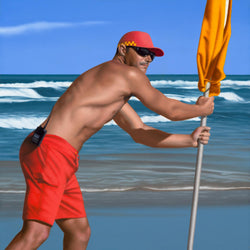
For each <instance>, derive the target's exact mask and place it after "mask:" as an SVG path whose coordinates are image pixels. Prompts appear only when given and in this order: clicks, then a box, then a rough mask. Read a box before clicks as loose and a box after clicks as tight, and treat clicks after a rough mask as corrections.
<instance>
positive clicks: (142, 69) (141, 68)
mask: <svg viewBox="0 0 250 250" xmlns="http://www.w3.org/2000/svg"><path fill="white" fill-rule="evenodd" d="M147 69H148V67H140V70H141V71H142V72H143V73H145V74H146V72H147Z"/></svg>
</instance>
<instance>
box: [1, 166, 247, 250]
mask: <svg viewBox="0 0 250 250" xmlns="http://www.w3.org/2000/svg"><path fill="white" fill-rule="evenodd" d="M0 165H1V170H4V169H5V178H3V172H1V184H2V185H4V181H9V178H10V179H11V180H12V182H13V188H14V187H15V188H16V189H17V188H18V186H19V185H18V183H16V186H15V178H19V179H20V175H21V174H22V173H21V171H20V169H18V167H17V166H18V162H14V161H13V162H12V161H8V162H1V164H0ZM14 165H15V166H16V167H14V168H12V167H11V166H14ZM6 168H8V171H7V170H6ZM15 176H16V177H15ZM22 185H24V180H23V183H22ZM24 195H25V193H24V192H23V191H22V190H21V191H20V192H19V193H18V192H11V191H10V192H8V191H6V192H1V193H0V230H1V236H0V249H4V248H5V247H6V246H7V244H8V243H9V241H10V240H11V239H12V238H13V237H14V235H15V234H16V233H17V232H18V231H19V230H20V229H21V226H22V219H21V216H22V206H23V199H24ZM83 197H84V200H85V206H86V210H87V215H88V219H89V223H90V226H91V228H92V236H91V240H90V243H89V247H88V249H90V250H125V249H126V250H128V249H130V250H165V249H170V250H182V249H186V245H187V239H188V229H189V220H190V212H191V203H192V192H191V191H172V192H171V191H168V192H166V191H162V192H159V191H158V192H156V191H149V190H136V191H127V192H83ZM249 235H250V190H231V191H230V190H229V191H218V190H217V191H206V190H201V191H200V198H199V207H198V214H197V224H196V234H195V243H194V249H197V250H211V249H216V250H217V249H218V250H238V249H240V250H248V249H249V248H250V238H249ZM62 240H63V234H62V232H61V231H60V230H59V228H58V226H57V225H56V224H54V226H53V227H52V230H51V234H50V237H49V239H48V240H47V241H46V242H45V244H44V245H43V246H42V247H40V248H39V249H44V250H45V249H46V250H56V249H58V250H59V249H62Z"/></svg>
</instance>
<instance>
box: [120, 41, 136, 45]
mask: <svg viewBox="0 0 250 250" xmlns="http://www.w3.org/2000/svg"><path fill="white" fill-rule="evenodd" d="M122 44H124V45H126V46H136V43H135V41H126V42H124V43H120V44H118V46H120V45H122Z"/></svg>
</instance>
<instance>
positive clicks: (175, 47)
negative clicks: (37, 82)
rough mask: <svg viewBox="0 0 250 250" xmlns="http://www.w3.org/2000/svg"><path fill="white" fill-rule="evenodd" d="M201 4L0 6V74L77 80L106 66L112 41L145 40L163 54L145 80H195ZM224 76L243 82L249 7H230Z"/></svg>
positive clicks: (237, 0)
mask: <svg viewBox="0 0 250 250" xmlns="http://www.w3.org/2000/svg"><path fill="white" fill-rule="evenodd" d="M205 5H206V1H205V0H189V1H184V0H182V1H173V0H171V1H170V0H133V1H131V0H126V1H120V0H91V1H84V0H71V1H68V0H67V1H65V0H60V1H59V0H52V1H51V0H42V1H39V0H36V1H34V0H22V1H20V0H11V1H9V0H2V1H1V15H0V53H1V57H0V58H1V59H0V73H2V74H81V73H82V72H84V71H86V70H87V69H89V68H91V67H93V66H95V65H97V64H100V63H102V62H104V61H108V60H110V59H112V58H113V55H114V53H115V50H116V46H117V43H118V41H119V39H120V37H121V36H122V35H123V34H124V33H126V32H128V31H131V30H141V31H146V32H148V33H150V35H151V37H152V39H153V42H154V45H155V46H157V47H160V48H162V49H163V50H164V51H165V56H164V57H161V58H156V60H155V61H154V62H153V63H152V64H151V66H150V68H149V70H148V72H147V73H148V74H196V73H197V67H196V51H197V47H198V42H199V35H200V29H201V23H202V19H203V14H204V10H205ZM231 20H232V36H231V40H230V43H229V46H228V53H227V58H226V63H225V67H224V71H225V73H226V74H250V1H249V0H234V1H233V9H232V19H231Z"/></svg>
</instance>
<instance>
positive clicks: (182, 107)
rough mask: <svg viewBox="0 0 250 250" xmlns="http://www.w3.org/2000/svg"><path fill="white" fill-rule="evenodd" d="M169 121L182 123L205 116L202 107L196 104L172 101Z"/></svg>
mask: <svg viewBox="0 0 250 250" xmlns="http://www.w3.org/2000/svg"><path fill="white" fill-rule="evenodd" d="M170 108H171V111H170V117H169V119H170V120H172V121H182V120H186V119H190V118H194V117H198V116H203V115H205V113H204V111H203V109H202V106H200V105H196V104H186V103H183V102H180V101H177V100H172V104H171V107H170Z"/></svg>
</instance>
